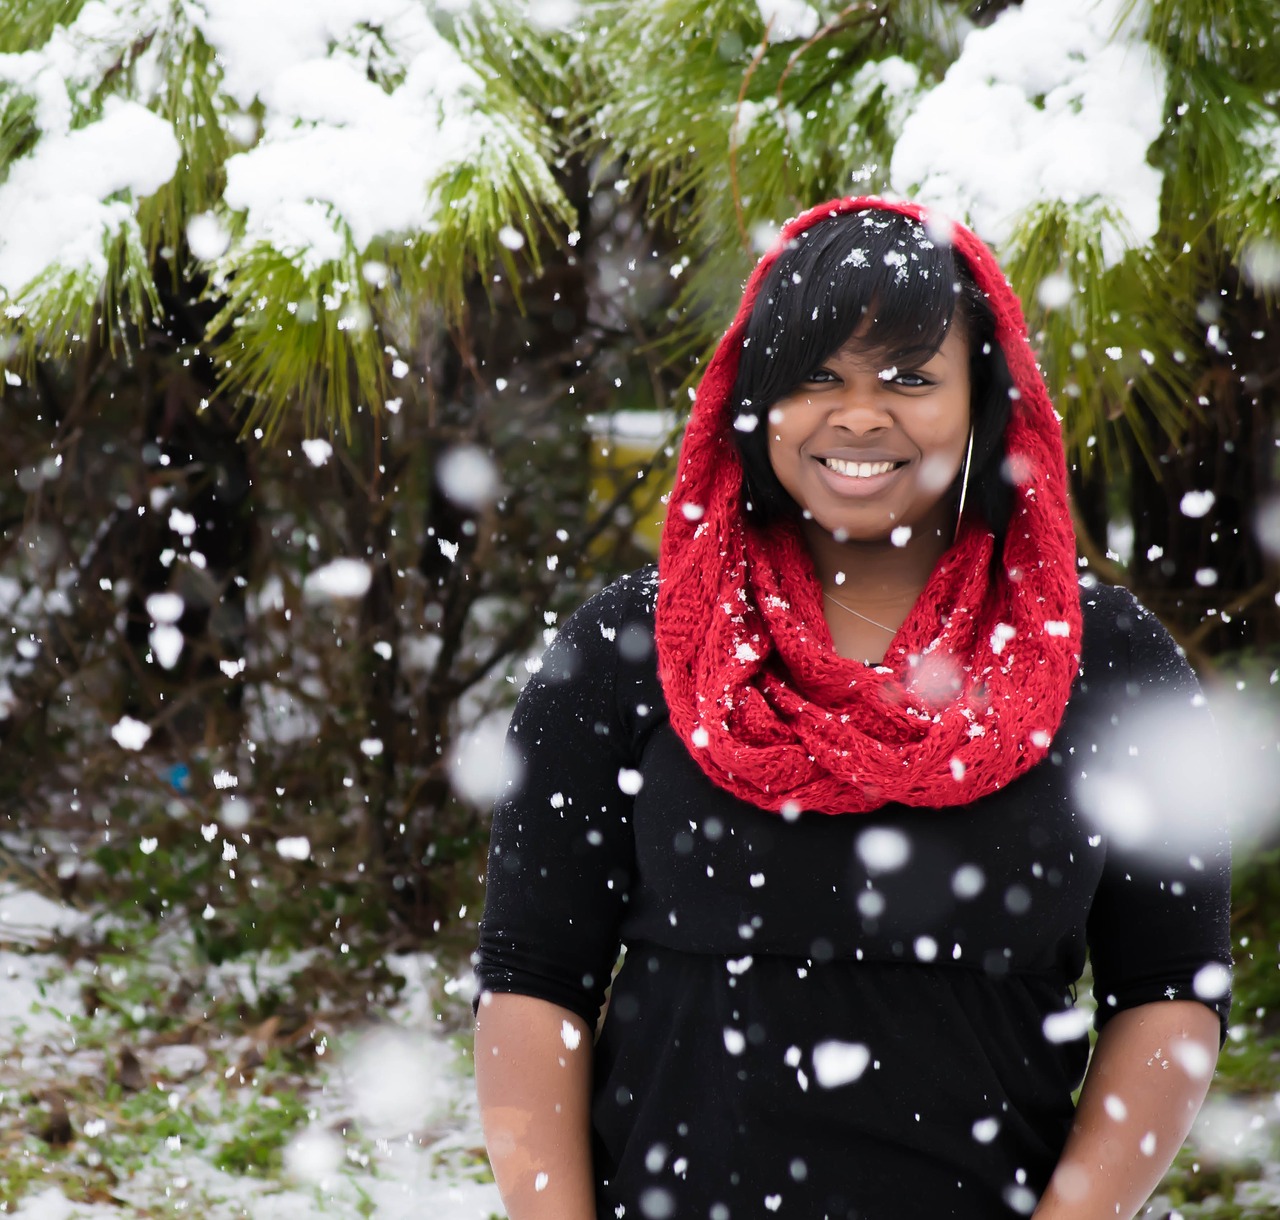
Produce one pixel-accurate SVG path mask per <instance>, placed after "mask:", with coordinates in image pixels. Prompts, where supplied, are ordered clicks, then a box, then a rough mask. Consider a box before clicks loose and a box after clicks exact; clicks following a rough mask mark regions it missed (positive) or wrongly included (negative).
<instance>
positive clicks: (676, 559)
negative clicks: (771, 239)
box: [656, 198, 1081, 816]
mask: <svg viewBox="0 0 1280 1220" xmlns="http://www.w3.org/2000/svg"><path fill="white" fill-rule="evenodd" d="M866 208H877V209H881V210H885V211H892V212H898V213H901V214H902V215H904V216H909V217H913V218H915V219H917V220H924V219H925V216H926V213H925V210H924V209H923V208H921V207H920V206H918V205H914V204H906V203H893V202H886V201H884V200H880V199H875V198H858V199H840V200H835V201H833V202H831V203H826V204H822V205H820V206H818V207H816V208H813V209H811V210H810V211H808V212H806V213H804V214H803V215H801V216H799V217H797V218H796V219H795V220H792V221H790V222H789V223H788V224H787V225H786V226H784V228H783V229H782V232H781V234H780V236H779V239H778V243H777V245H776V246H775V247H774V249H773V251H772V252H771V253H769V254H767V255H766V256H765V257H764V258H763V259H762V260H761V261H760V263H759V265H758V266H757V267H756V269H755V271H754V272H753V274H752V276H751V278H750V280H749V281H748V283H747V287H746V291H745V294H744V296H743V300H742V305H741V307H740V308H739V310H738V315H737V317H736V319H735V320H734V322H733V325H732V326H730V328H729V330H728V332H727V333H726V334H725V337H724V338H723V339H722V340H721V342H720V345H719V346H718V348H717V349H716V352H715V355H714V356H713V358H712V360H711V362H710V364H709V365H708V367H707V371H706V374H705V375H704V377H703V379H702V383H701V385H700V386H699V388H698V393H697V398H696V400H695V403H694V407H693V413H692V416H691V418H690V420H689V426H688V429H687V430H686V433H685V438H684V444H683V446H682V448H681V451H680V463H679V468H678V470H677V473H676V481H675V489H674V491H673V492H672V495H671V501H670V505H669V507H668V510H667V518H666V523H665V525H664V526H663V533H662V543H661V547H660V551H659V562H658V573H659V586H658V600H657V611H656V641H657V651H658V672H659V677H660V679H661V682H662V688H663V691H664V693H665V695H666V700H667V706H668V709H669V711H670V717H671V724H672V726H673V727H674V729H675V730H676V732H677V733H678V734H679V736H680V738H681V740H682V741H684V742H685V744H686V746H687V747H688V749H689V751H690V753H691V755H692V756H693V758H694V759H695V760H696V761H697V763H698V764H699V766H700V767H701V768H702V770H703V771H704V772H705V773H706V774H707V776H708V778H710V779H711V780H712V782H714V783H715V784H716V785H717V786H718V787H720V788H722V789H724V790H726V791H728V792H731V793H733V794H734V795H735V796H738V797H741V798H742V799H743V800H746V801H749V802H750V803H751V804H753V805H756V806H757V807H759V808H761V809H767V810H772V811H776V812H781V813H783V814H784V815H787V816H792V815H794V814H797V813H799V812H800V811H801V810H816V811H819V812H822V813H866V812H869V811H871V810H874V809H878V808H880V807H882V806H884V805H886V804H889V803H893V802H896V803H899V804H903V805H914V806H925V807H942V806H954V805H967V804H969V803H970V802H971V801H974V800H976V799H978V798H979V797H982V796H986V795H988V794H989V793H992V792H994V791H996V790H997V789H999V788H1002V787H1004V786H1005V785H1007V784H1008V783H1010V782H1011V781H1012V780H1014V779H1015V778H1017V777H1018V776H1019V775H1021V774H1022V773H1023V772H1025V771H1027V770H1029V769H1030V768H1031V767H1032V766H1034V765H1035V764H1036V763H1037V762H1039V761H1040V760H1041V759H1042V758H1043V757H1044V756H1045V754H1046V753H1047V752H1048V749H1049V743H1050V741H1051V740H1052V738H1053V736H1054V733H1055V732H1056V731H1057V729H1058V726H1059V724H1060V723H1061V721H1062V717H1063V713H1064V711H1065V710H1066V704H1067V698H1068V696H1069V694H1070V690H1071V684H1072V681H1073V679H1074V677H1075V674H1076V672H1077V669H1078V666H1079V660H1080V633H1081V612H1080V595H1079V590H1078V587H1077V583H1076V570H1075V569H1076V564H1075V555H1076V552H1075V540H1074V536H1073V534H1072V530H1071V525H1070V517H1069V515H1068V511H1067V494H1066V464H1065V459H1064V455H1063V446H1062V436H1061V429H1060V426H1059V423H1058V419H1057V416H1056V415H1055V413H1054V410H1053V406H1052V404H1051V403H1050V401H1049V395H1048V392H1047V391H1046V389H1045V386H1044V382H1043V380H1042V379H1041V377H1040V374H1039V372H1038V370H1037V368H1036V364H1035V359H1034V356H1033V355H1032V352H1031V348H1030V345H1029V343H1028V340H1027V332H1026V323H1025V321H1024V320H1023V316H1022V309H1021V306H1020V305H1019V302H1018V299H1017V297H1016V296H1015V295H1014V293H1013V290H1012V289H1011V288H1010V287H1009V284H1008V283H1007V281H1006V280H1005V278H1004V275H1003V273H1002V272H1001V271H1000V268H999V267H998V266H997V264H996V261H995V258H994V256H993V255H992V254H991V252H990V251H989V250H988V249H987V248H986V246H985V245H983V243H982V242H981V241H980V240H979V239H978V238H977V237H976V236H975V235H974V234H973V233H971V232H969V231H968V230H967V229H965V228H964V227H962V226H960V225H958V224H957V225H954V228H953V235H952V241H953V243H954V247H955V250H956V252H957V253H958V254H960V255H961V256H963V258H964V259H965V261H966V263H967V264H968V266H969V268H970V270H971V271H972V274H973V277H974V279H975V281H976V282H977V285H978V287H979V289H981V291H982V292H983V293H984V294H985V295H986V297H987V299H988V301H989V303H990V306H991V308H992V311H993V312H994V314H995V318H996V336H997V339H998V341H999V343H1000V346H1001V348H1002V349H1003V351H1004V355H1005V358H1006V360H1007V361H1008V365H1009V370H1010V372H1011V374H1012V376H1013V381H1014V384H1015V386H1016V387H1017V389H1018V391H1019V394H1020V396H1019V397H1017V398H1016V399H1015V401H1014V402H1013V404H1012V407H1013V410H1012V415H1011V418H1010V421H1009V424H1008V427H1007V429H1006V431H1005V436H1004V448H1005V453H1006V454H1007V457H1008V466H1007V469H1008V470H1010V471H1011V472H1012V474H1013V477H1014V478H1015V479H1016V485H1015V487H1014V501H1015V502H1014V508H1013V515H1012V519H1011V520H1010V523H1009V529H1008V532H1007V534H1006V536H1005V540H1004V546H1003V553H1002V555H1001V556H1000V557H999V560H998V561H997V562H995V563H993V562H992V559H993V550H994V546H995V542H994V537H993V535H992V534H991V533H990V532H989V531H988V529H987V528H986V526H985V525H984V524H983V523H982V522H981V521H980V520H975V519H972V518H971V517H970V516H969V514H966V518H965V520H964V522H962V524H961V529H960V534H959V537H958V539H957V541H956V543H955V544H954V545H953V546H952V547H951V548H950V549H949V550H948V551H947V552H946V554H944V555H943V557H942V559H941V560H940V561H939V563H938V565H937V567H936V568H935V569H934V571H933V574H932V576H931V577H930V578H929V581H928V583H927V584H926V585H925V588H924V591H923V592H922V593H921V594H920V597H919V599H918V600H917V602H916V604H915V606H914V607H913V608H912V610H911V612H910V614H909V615H908V616H907V619H906V621H905V622H904V623H903V624H902V627H901V628H900V629H899V631H898V633H897V634H896V635H895V636H894V639H893V642H892V643H891V644H890V646H889V648H888V650H887V652H886V653H885V657H884V661H883V663H882V664H881V665H879V666H876V667H871V666H868V665H865V664H863V663H861V662H860V661H856V660H850V659H847V658H844V657H841V656H840V655H839V654H838V653H837V652H836V650H835V646H834V644H833V643H832V639H831V633H830V631H829V629H828V627H827V623H826V619H825V618H824V617H823V609H822V588H821V585H820V583H819V581H818V578H817V575H816V573H815V570H814V565H813V561H812V559H811V557H810V555H809V552H808V549H807V547H806V545H805V541H804V537H803V534H802V533H801V530H800V527H799V524H798V523H796V522H791V521H788V522H785V523H782V524H779V525H775V526H771V527H770V528H768V529H759V528H757V527H755V526H753V525H751V524H750V523H749V522H747V521H746V520H745V519H744V517H743V514H742V511H741V504H742V479H743V473H742V466H741V463H740V462H739V460H738V456H737V452H736V451H735V449H734V447H733V444H732V441H731V439H730V436H729V428H730V426H731V424H730V420H731V418H732V411H731V409H730V404H729V401H728V400H729V396H730V393H731V392H732V389H733V385H734V380H735V378H736V375H737V368H738V356H739V352H740V351H741V348H742V338H743V334H744V332H745V330H746V324H747V320H748V318H749V317H750V314H751V307H752V303H753V302H754V300H755V298H756V294H757V293H758V292H759V290H760V286H761V283H762V282H763V280H764V278H765V276H766V274H767V272H768V270H769V268H770V266H771V265H772V264H773V262H774V261H775V260H776V259H777V257H778V256H779V254H780V253H781V252H782V250H783V249H784V248H785V246H786V244H787V243H788V242H789V241H790V240H791V239H792V238H793V237H794V236H795V235H796V234H797V233H800V232H802V231H803V230H804V229H806V228H808V227H809V226H810V225H813V224H815V223H817V222H818V221H820V220H822V219H824V218H825V217H827V216H831V215H835V214H838V213H842V212H851V211H858V210H862V209H866Z"/></svg>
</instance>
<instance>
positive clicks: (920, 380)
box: [893, 373, 933, 390]
mask: <svg viewBox="0 0 1280 1220" xmlns="http://www.w3.org/2000/svg"><path fill="white" fill-rule="evenodd" d="M893 380H894V384H895V385H903V386H906V387H907V388H908V389H912V390H914V389H918V388H920V387H921V386H927V385H932V384H933V383H932V382H931V381H930V380H929V379H928V378H927V377H922V376H921V375H920V374H919V373H899V374H898V375H897V376H896V377H895V378H894V379H893Z"/></svg>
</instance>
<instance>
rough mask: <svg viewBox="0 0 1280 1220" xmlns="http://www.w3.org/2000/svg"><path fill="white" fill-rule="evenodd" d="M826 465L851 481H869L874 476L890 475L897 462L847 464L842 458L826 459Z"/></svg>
mask: <svg viewBox="0 0 1280 1220" xmlns="http://www.w3.org/2000/svg"><path fill="white" fill-rule="evenodd" d="M823 461H824V462H825V464H826V465H827V466H828V467H830V468H831V469H832V470H834V471H835V472H836V473H837V474H843V475H847V476H848V477H849V478H851V479H869V478H872V477H873V476H874V475H878V474H888V473H889V471H891V470H892V469H893V468H894V466H896V465H897V463H896V462H846V461H843V460H841V459H840V458H824V459H823Z"/></svg>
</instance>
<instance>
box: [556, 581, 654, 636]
mask: <svg viewBox="0 0 1280 1220" xmlns="http://www.w3.org/2000/svg"><path fill="white" fill-rule="evenodd" d="M657 601H658V565H657V564H656V563H648V564H645V565H644V567H642V568H636V569H635V570H634V571H632V572H627V573H625V574H624V575H622V576H619V577H617V578H616V579H614V580H612V581H610V582H609V583H608V584H607V585H605V586H604V587H603V588H602V589H600V590H598V591H597V592H595V593H593V594H592V595H591V596H590V597H588V598H587V599H586V601H584V602H583V603H582V605H580V606H579V607H578V608H577V609H576V610H575V611H574V612H573V614H572V615H570V617H569V620H568V622H567V623H566V624H565V625H566V627H569V626H570V625H572V626H573V627H574V628H575V629H577V630H579V631H581V630H584V629H586V628H595V627H598V628H599V632H598V634H600V635H601V637H602V638H605V639H608V638H610V637H609V634H608V629H609V628H610V627H611V626H616V625H618V624H619V623H621V622H631V621H640V622H644V621H646V620H647V621H648V623H649V624H650V626H651V627H652V623H653V615H654V608H655V606H656V605H657Z"/></svg>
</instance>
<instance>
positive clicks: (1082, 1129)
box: [1033, 1000, 1221, 1220]
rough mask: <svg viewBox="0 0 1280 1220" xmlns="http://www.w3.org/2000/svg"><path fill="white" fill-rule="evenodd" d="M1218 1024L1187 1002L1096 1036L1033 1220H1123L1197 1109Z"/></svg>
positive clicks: (1168, 1159)
mask: <svg viewBox="0 0 1280 1220" xmlns="http://www.w3.org/2000/svg"><path fill="white" fill-rule="evenodd" d="M1220 1029H1221V1026H1220V1023H1219V1020H1218V1017H1217V1014H1216V1013H1214V1012H1213V1010H1212V1009H1210V1008H1207V1007H1205V1006H1204V1005H1203V1004H1199V1003H1197V1002H1195V1001H1194V1000H1170V1001H1167V1002H1160V1003H1154V1004H1141V1005H1139V1006H1138V1007H1136V1008H1130V1009H1126V1010H1125V1011H1124V1012H1121V1013H1117V1014H1116V1016H1114V1017H1112V1018H1111V1020H1110V1021H1108V1022H1107V1024H1106V1025H1104V1026H1103V1028H1102V1032H1101V1033H1100V1034H1099V1035H1098V1042H1097V1045H1096V1046H1095V1047H1094V1051H1093V1057H1092V1058H1091V1059H1090V1061H1089V1070H1088V1072H1087V1073H1086V1074H1085V1079H1084V1088H1083V1090H1082V1091H1081V1093H1080V1104H1079V1105H1078V1106H1077V1107H1076V1118H1075V1123H1074V1124H1073V1126H1072V1129H1071V1134H1070V1136H1069V1137H1068V1138H1067V1144H1066V1147H1065V1148H1064V1149H1063V1150H1062V1157H1061V1159H1060V1160H1059V1162H1058V1167H1057V1169H1056V1170H1054V1174H1053V1177H1052V1178H1051V1179H1050V1181H1049V1186H1048V1189H1046V1191H1045V1193H1044V1197H1043V1198H1042V1199H1041V1200H1040V1206H1039V1207H1037V1208H1036V1210H1035V1213H1034V1216H1033V1220H1113V1217H1119V1218H1120V1220H1131V1217H1133V1216H1135V1215H1137V1213H1138V1210H1139V1208H1141V1207H1142V1205H1143V1204H1144V1203H1145V1202H1146V1201H1147V1199H1148V1198H1149V1197H1150V1195H1151V1192H1152V1191H1153V1190H1154V1189H1155V1188H1156V1186H1157V1185H1158V1183H1159V1182H1160V1179H1161V1178H1162V1177H1163V1176H1164V1174H1165V1171H1166V1170H1167V1169H1168V1168H1169V1165H1170V1164H1171V1163H1172V1162H1173V1158H1174V1155H1175V1154H1176V1153H1177V1151H1178V1149H1179V1148H1180V1147H1181V1146H1182V1141H1183V1140H1184V1139H1185V1138H1186V1136H1187V1132H1188V1131H1189V1130H1190V1129H1191V1123H1192V1120H1193V1119H1194V1118H1195V1116H1196V1113H1197V1112H1198V1111H1199V1109H1200V1105H1201V1103H1202V1102H1203V1101H1204V1096H1205V1093H1206V1092H1207V1091H1208V1089H1209V1081H1210V1079H1211V1078H1212V1076H1213V1067H1214V1064H1215V1063H1216V1062H1217V1059H1218V1037H1219V1033H1220Z"/></svg>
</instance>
